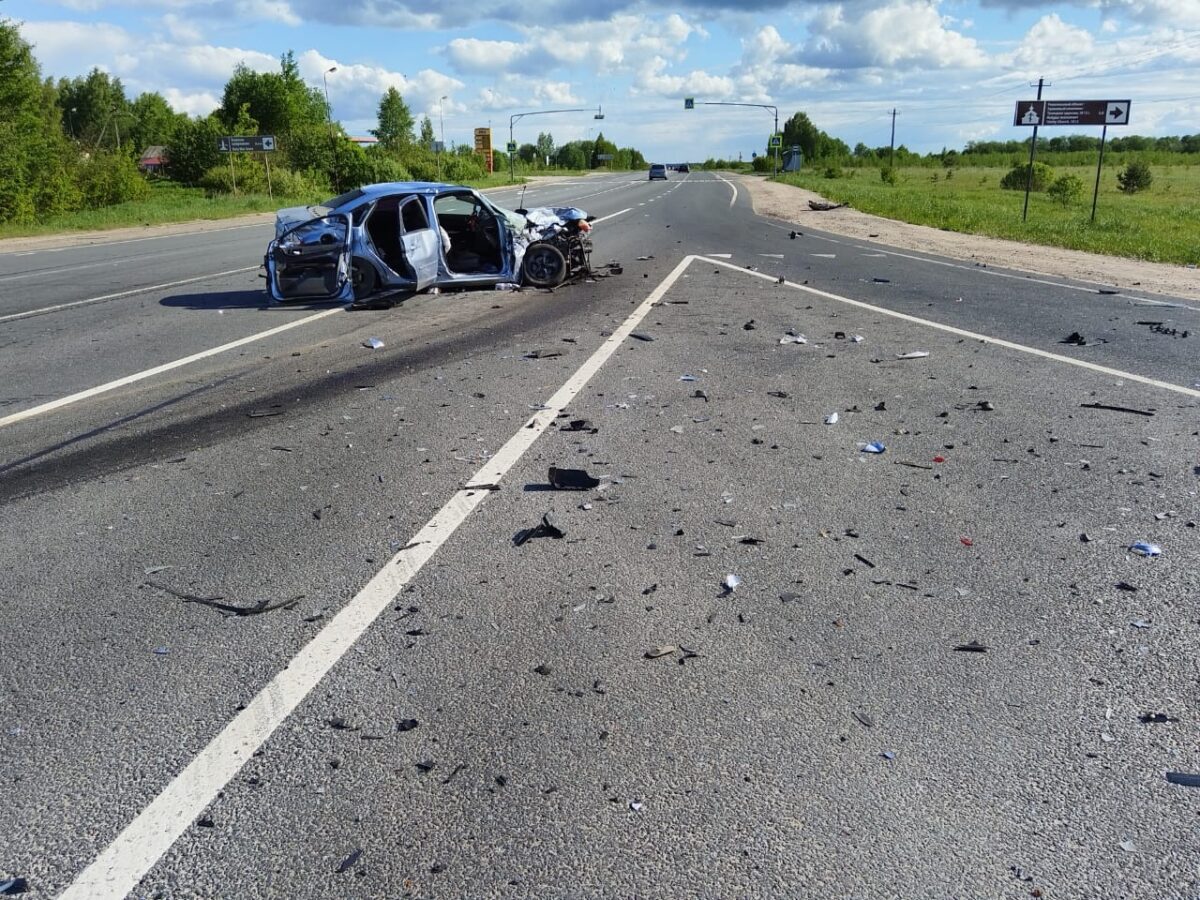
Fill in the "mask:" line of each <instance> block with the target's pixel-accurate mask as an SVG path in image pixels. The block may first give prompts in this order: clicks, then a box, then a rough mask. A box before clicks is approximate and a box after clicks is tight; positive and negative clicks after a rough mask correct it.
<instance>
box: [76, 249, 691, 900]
mask: <svg viewBox="0 0 1200 900" xmlns="http://www.w3.org/2000/svg"><path fill="white" fill-rule="evenodd" d="M694 259H696V257H695V256H685V257H684V258H683V259H682V260H681V261H680V262H679V264H678V265H677V266H675V268H674V269H672V270H671V274H669V275H668V276H667V277H666V278H665V279H663V281H662V282H661V283H660V284H659V285H658V287H656V288H655V289H654V290H653V291H652V292H651V293H650V295H649V296H648V297H647V298H646V299H645V300H643V301H642V303H641V305H640V306H638V307H637V309H635V310H634V311H633V312H632V313H631V314H630V315H629V317H628V318H627V319H626V320H625V321H624V322H623V323H621V325H620V327H618V328H617V329H616V330H615V331H614V332H613V333H612V335H611V336H610V337H609V338H608V339H607V340H605V341H604V343H603V344H601V345H600V346H599V348H597V350H596V351H595V352H594V353H593V354H592V355H591V356H590V357H588V359H587V361H586V362H584V364H583V365H582V366H580V367H579V369H578V370H577V371H576V372H575V374H573V375H572V376H571V377H570V378H569V379H568V380H567V382H566V383H565V384H564V385H563V386H562V387H560V388H559V389H558V390H557V391H556V392H555V394H554V396H553V397H551V398H550V399H549V400H548V401H547V402H546V405H545V407H544V408H543V409H541V410H539V411H538V412H537V413H536V414H535V415H534V416H533V418H532V419H530V420H529V421H528V422H526V423H525V424H523V425H522V426H521V428H520V430H518V431H517V433H516V434H515V435H513V436H512V437H511V438H509V440H508V442H507V443H506V444H505V445H504V446H503V447H501V448H500V450H499V451H498V452H497V453H496V455H495V456H494V457H492V459H490V460H489V461H488V463H487V465H485V466H484V467H483V468H481V469H480V470H479V471H478V472H476V473H475V475H474V476H473V477H472V478H471V479H470V480H469V481H468V482H467V483H466V484H467V486H466V487H464V488H461V489H460V490H458V491H457V492H456V493H455V494H454V495H453V496H452V497H451V498H450V499H449V501H447V503H446V505H445V506H443V507H442V508H441V510H440V511H439V512H438V513H437V514H436V515H435V516H434V517H433V518H432V519H430V520H429V522H428V523H427V524H426V525H425V527H424V528H422V529H421V530H420V531H418V532H417V533H416V534H415V535H414V536H413V537H412V539H411V540H410V541H409V542H408V545H407V546H406V547H405V548H404V549H403V550H401V551H400V552H399V553H397V554H396V555H395V556H394V557H392V559H391V560H389V561H388V563H387V564H386V565H385V566H384V567H383V568H382V569H380V570H379V572H378V573H377V574H376V575H375V577H373V578H372V579H371V580H370V581H369V582H367V585H366V586H365V587H364V588H363V589H362V590H361V591H359V592H358V594H357V595H355V597H354V599H352V600H351V601H350V602H349V603H347V604H346V605H345V606H344V607H343V608H342V610H341V611H340V612H339V613H338V614H337V615H336V616H334V617H333V619H332V620H330V622H329V624H328V625H326V626H325V627H324V628H322V629H321V630H320V631H319V632H318V633H317V635H316V636H315V637H314V638H313V639H312V640H311V641H310V642H309V643H308V644H306V645H305V646H304V647H303V648H301V650H300V651H299V652H298V653H297V654H296V655H295V656H294V657H293V658H292V660H291V661H290V662H289V663H288V664H287V665H286V666H285V667H284V668H283V670H282V671H280V672H279V673H278V674H277V675H276V676H275V677H274V678H272V679H271V681H270V682H269V683H268V684H267V685H266V686H265V687H264V688H263V689H262V690H261V691H259V693H258V694H257V695H256V696H255V697H254V699H253V700H251V701H250V703H249V704H247V706H246V708H245V709H244V710H243V711H242V712H240V713H238V714H237V716H236V717H234V718H233V719H232V720H231V721H230V722H229V724H228V725H226V726H225V728H224V729H222V730H221V732H220V733H219V734H218V735H217V736H216V737H214V738H213V739H212V741H211V742H210V743H209V744H208V745H207V746H206V747H205V748H204V749H203V750H201V751H200V753H199V754H198V755H197V756H196V758H195V759H193V760H192V761H191V763H189V764H188V766H187V768H185V769H184V770H183V771H182V772H180V773H179V774H178V775H177V776H175V778H174V779H173V780H172V781H171V783H170V784H168V785H167V786H166V787H165V788H164V789H163V791H162V792H161V793H160V794H159V795H158V796H157V797H155V798H154V800H152V801H151V802H150V805H149V806H147V807H146V808H145V809H144V810H143V811H142V812H141V813H140V814H139V815H138V816H137V818H135V819H134V820H133V821H132V822H130V823H129V824H128V825H127V826H125V829H124V830H123V831H122V832H121V833H120V834H119V835H118V836H117V838H116V839H115V840H114V841H113V842H112V843H111V844H109V845H108V847H106V848H105V849H104V851H103V852H102V853H101V854H100V855H99V856H98V857H96V859H95V860H94V861H93V862H92V863H91V865H89V866H88V867H87V868H86V869H84V870H83V871H82V872H81V873H80V874H79V876H78V877H77V878H76V879H75V880H74V881H73V882H72V883H71V885H70V887H68V888H67V889H66V891H64V892H63V893H62V894H61V895H60V897H59V900H119V898H122V897H125V896H126V895H127V894H128V893H129V892H130V891H132V890H133V889H134V888H136V887H137V885H138V882H140V881H141V880H142V878H143V877H145V875H146V873H147V872H149V871H150V869H151V868H153V866H154V865H155V863H157V862H158V860H159V859H161V858H162V856H163V855H164V854H165V853H166V852H167V851H168V850H170V849H171V846H172V845H173V844H174V843H175V841H176V840H178V839H179V837H180V835H182V834H183V833H184V831H186V830H187V829H188V828H189V827H190V826H191V824H192V822H193V821H195V819H196V817H197V816H198V815H199V814H200V813H201V812H203V811H204V809H205V807H207V806H208V804H210V803H211V802H212V801H213V799H214V798H215V797H216V796H217V793H218V792H219V791H221V790H222V789H224V787H225V786H226V785H227V784H228V783H229V782H230V780H231V779H232V778H233V777H234V776H235V775H236V774H237V773H238V771H239V770H240V769H241V768H242V766H243V765H244V764H245V763H246V761H247V760H249V759H250V757H251V756H252V755H253V754H254V753H255V752H256V751H257V750H258V748H259V747H261V746H262V745H263V743H264V742H265V741H266V740H267V739H268V738H269V737H270V736H271V735H272V734H273V733H274V731H275V729H277V728H278V727H279V726H280V725H281V724H282V723H283V721H284V720H285V719H286V718H287V717H288V716H289V715H290V714H291V713H292V711H293V710H295V709H296V707H297V706H299V705H300V703H301V702H303V700H304V699H305V698H306V697H307V696H308V695H309V693H310V692H311V691H312V689H313V688H314V687H316V686H317V684H318V683H319V682H320V681H321V679H322V678H324V677H325V675H326V673H328V672H329V670H330V669H332V668H333V666H334V665H335V664H336V663H337V662H338V660H340V659H341V658H342V657H343V656H344V655H345V654H346V652H347V651H348V650H349V649H350V648H351V647H352V646H354V644H355V642H356V641H357V640H358V639H359V638H360V637H361V636H362V634H363V632H365V631H366V630H367V628H368V627H370V625H371V623H372V622H374V621H375V619H376V618H377V617H378V616H379V614H380V613H382V612H383V611H384V610H385V609H387V607H388V606H390V605H391V603H392V602H393V600H394V599H395V598H396V597H397V596H398V595H399V593H400V591H401V590H403V588H404V586H405V585H406V584H408V582H409V581H411V580H412V579H413V578H414V577H415V576H416V574H417V573H418V572H420V571H421V567H422V566H423V565H424V564H425V563H426V562H427V561H428V560H429V559H430V558H431V557H432V556H433V555H434V553H436V552H437V550H438V548H439V547H441V546H442V544H444V543H445V542H446V540H447V539H449V537H450V536H451V535H452V534H454V532H455V531H456V530H457V529H458V527H459V526H460V525H461V524H462V523H463V522H464V521H466V519H467V517H468V516H470V515H471V513H472V512H473V511H474V510H475V508H476V507H477V506H479V505H480V504H481V503H482V502H483V501H484V499H485V498H486V497H487V496H488V494H489V493H490V491H488V490H485V489H475V490H472V489H471V485H473V484H478V485H488V484H496V483H498V482H499V481H500V480H501V479H502V478H503V477H504V476H505V475H506V474H507V473H508V471H509V470H510V469H511V468H512V467H513V466H514V465H516V464H517V462H518V461H519V460H520V459H521V457H522V456H523V455H524V454H525V451H526V450H528V449H529V448H530V447H531V446H532V445H533V443H534V441H536V440H537V439H538V437H540V436H541V434H542V433H543V432H544V431H546V429H547V428H549V427H550V425H551V424H553V423H554V421H555V417H556V416H557V415H558V414H559V413H560V412H562V411H563V410H564V409H566V407H567V404H569V403H570V402H571V400H573V399H574V398H575V396H576V395H577V394H578V393H579V392H580V391H581V390H582V389H583V387H584V386H585V385H586V384H587V383H588V381H589V380H590V379H591V378H592V376H593V375H595V374H596V373H597V372H598V371H599V370H600V368H601V366H603V365H604V363H606V362H607V361H608V359H609V357H611V356H612V355H613V353H614V352H616V350H617V348H618V347H619V346H621V344H622V343H623V342H624V341H625V339H626V338H628V337H629V334H630V333H631V332H632V331H633V329H634V328H636V327H637V326H638V323H640V322H641V321H642V319H643V318H645V316H646V314H647V313H649V312H650V310H651V309H652V308H653V307H654V305H655V304H656V303H657V302H658V301H659V300H660V299H661V298H662V297H663V295H664V294H666V292H667V291H668V290H669V289H670V288H671V286H672V285H673V284H674V283H675V281H676V280H677V279H678V278H679V276H680V275H682V274H683V272H684V270H685V269H686V268H687V267H688V265H690V264H691V262H692V260H694Z"/></svg>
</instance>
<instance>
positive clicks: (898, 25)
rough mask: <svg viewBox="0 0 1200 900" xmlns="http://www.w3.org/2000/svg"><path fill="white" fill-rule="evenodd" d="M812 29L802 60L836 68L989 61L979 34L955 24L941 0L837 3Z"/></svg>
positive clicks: (940, 65) (818, 17)
mask: <svg viewBox="0 0 1200 900" xmlns="http://www.w3.org/2000/svg"><path fill="white" fill-rule="evenodd" d="M808 30H809V33H810V35H811V39H810V41H809V43H808V45H807V47H806V48H805V50H804V51H803V53H802V55H801V58H800V59H799V60H798V61H799V62H806V63H816V64H819V65H822V66H826V67H830V68H859V67H870V66H882V67H888V68H898V69H910V68H925V69H944V68H958V67H974V66H979V65H982V64H983V63H984V62H985V60H986V57H985V54H984V53H983V51H982V50H981V49H980V48H979V46H978V44H977V43H976V42H975V40H974V39H973V38H969V37H966V36H965V35H963V34H960V33H959V32H957V31H954V30H953V29H951V28H950V27H949V26H948V23H947V22H946V20H945V18H944V17H943V16H942V15H941V14H940V13H939V12H938V8H937V5H936V3H933V2H924V0H889V2H887V3H885V4H883V5H877V6H874V7H873V8H872V7H867V8H865V9H863V8H860V7H848V6H846V5H844V4H840V3H838V4H832V5H829V6H826V7H824V8H822V9H821V10H820V11H818V13H817V14H816V15H815V16H813V18H812V19H811V20H810V21H809V23H808Z"/></svg>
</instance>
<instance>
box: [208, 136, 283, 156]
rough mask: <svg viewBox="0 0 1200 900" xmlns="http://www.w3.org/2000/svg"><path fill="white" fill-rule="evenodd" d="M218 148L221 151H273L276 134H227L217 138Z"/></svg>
mask: <svg viewBox="0 0 1200 900" xmlns="http://www.w3.org/2000/svg"><path fill="white" fill-rule="evenodd" d="M217 150H219V151H220V152H221V153H273V152H275V135H273V134H257V135H249V136H238V135H226V136H225V137H221V138H218V139H217Z"/></svg>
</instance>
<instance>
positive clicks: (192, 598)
mask: <svg viewBox="0 0 1200 900" xmlns="http://www.w3.org/2000/svg"><path fill="white" fill-rule="evenodd" d="M146 584H148V585H150V586H151V587H154V588H158V589H159V590H160V591H166V592H167V593H168V594H171V595H172V596H174V597H178V598H179V599H180V600H182V601H183V602H184V603H199V604H200V605H201V606H211V607H212V608H213V609H215V610H217V611H218V612H220V613H221V614H222V615H224V616H257V615H259V614H261V613H267V612H273V611H274V610H277V609H291V608H292V607H293V606H295V605H296V604H297V603H299V602H300V601H301V600H303V599H304V595H303V594H297V595H296V596H295V597H292V598H291V599H289V600H279V601H277V602H275V603H272V602H271V601H270V600H265V599H264V600H259V601H258V602H257V603H255V604H254V605H253V606H235V605H234V604H232V603H222V602H221V601H222V600H224V599H225V598H224V597H220V596H216V597H201V596H198V595H196V594H188V593H184V592H183V591H177V590H175V589H174V588H171V587H167V586H166V585H165V584H160V583H159V582H157V581H147V582H146Z"/></svg>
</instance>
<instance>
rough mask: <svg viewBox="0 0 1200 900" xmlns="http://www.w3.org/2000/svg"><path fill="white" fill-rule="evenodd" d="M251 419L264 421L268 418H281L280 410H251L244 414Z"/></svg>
mask: <svg viewBox="0 0 1200 900" xmlns="http://www.w3.org/2000/svg"><path fill="white" fill-rule="evenodd" d="M246 415H247V416H248V417H250V418H251V419H266V418H269V417H270V416H282V415H283V410H282V409H252V410H250V412H248V413H246Z"/></svg>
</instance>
